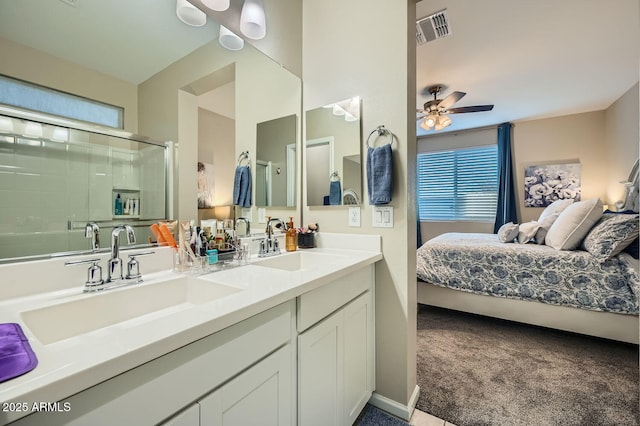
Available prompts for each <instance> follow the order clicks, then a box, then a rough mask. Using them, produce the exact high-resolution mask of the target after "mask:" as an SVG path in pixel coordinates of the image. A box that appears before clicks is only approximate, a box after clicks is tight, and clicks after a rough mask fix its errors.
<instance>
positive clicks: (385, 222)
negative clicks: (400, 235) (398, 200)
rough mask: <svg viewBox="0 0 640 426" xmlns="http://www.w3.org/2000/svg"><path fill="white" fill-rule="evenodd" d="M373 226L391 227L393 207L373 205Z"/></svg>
mask: <svg viewBox="0 0 640 426" xmlns="http://www.w3.org/2000/svg"><path fill="white" fill-rule="evenodd" d="M373 227H374V228H393V207H374V208H373Z"/></svg>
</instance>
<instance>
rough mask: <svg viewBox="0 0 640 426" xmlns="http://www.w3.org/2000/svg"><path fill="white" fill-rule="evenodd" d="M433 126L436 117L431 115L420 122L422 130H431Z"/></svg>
mask: <svg viewBox="0 0 640 426" xmlns="http://www.w3.org/2000/svg"><path fill="white" fill-rule="evenodd" d="M435 125H436V117H434V116H433V115H428V116H426V117H425V119H424V120H422V122H420V127H422V128H423V129H424V130H432V129H433V126H435Z"/></svg>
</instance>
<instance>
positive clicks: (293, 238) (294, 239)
mask: <svg viewBox="0 0 640 426" xmlns="http://www.w3.org/2000/svg"><path fill="white" fill-rule="evenodd" d="M285 248H286V249H287V251H296V250H297V249H298V232H297V231H296V228H294V227H293V217H292V216H289V223H288V224H287V235H286V237H285Z"/></svg>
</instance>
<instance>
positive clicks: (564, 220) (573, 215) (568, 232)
mask: <svg viewBox="0 0 640 426" xmlns="http://www.w3.org/2000/svg"><path fill="white" fill-rule="evenodd" d="M543 213H544V212H543ZM601 216H602V201H600V199H599V198H592V199H590V200H585V201H578V202H576V203H572V204H571V205H570V206H568V207H567V208H565V209H564V210H563V211H562V213H560V216H558V218H557V219H556V221H555V222H553V225H551V228H549V231H548V232H547V235H546V237H545V240H544V242H545V244H546V245H548V246H551V247H553V248H554V249H556V250H573V249H575V248H577V247H578V246H579V245H580V243H581V242H582V240H583V239H584V237H585V236H586V235H587V234H588V233H589V230H591V228H592V227H593V225H595V223H596V222H597V221H598V220H599V219H600V217H601Z"/></svg>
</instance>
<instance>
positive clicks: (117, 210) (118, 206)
mask: <svg viewBox="0 0 640 426" xmlns="http://www.w3.org/2000/svg"><path fill="white" fill-rule="evenodd" d="M113 212H114V214H115V215H116V216H121V215H122V213H123V211H122V198H120V194H119V193H118V195H117V196H116V201H115V206H114V209H113Z"/></svg>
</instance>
